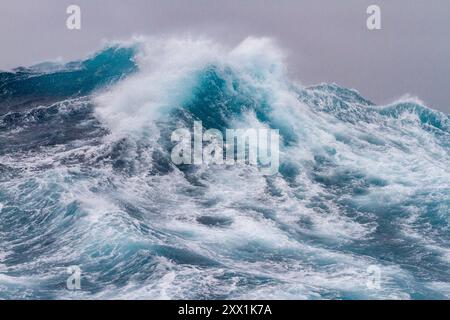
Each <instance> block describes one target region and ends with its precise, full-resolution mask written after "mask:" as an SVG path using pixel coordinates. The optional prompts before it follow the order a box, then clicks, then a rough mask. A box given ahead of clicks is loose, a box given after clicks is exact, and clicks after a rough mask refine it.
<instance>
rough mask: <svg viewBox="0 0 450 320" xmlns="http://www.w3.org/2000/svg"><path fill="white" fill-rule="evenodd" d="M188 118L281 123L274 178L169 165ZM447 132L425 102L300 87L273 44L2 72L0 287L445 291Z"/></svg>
mask: <svg viewBox="0 0 450 320" xmlns="http://www.w3.org/2000/svg"><path fill="white" fill-rule="evenodd" d="M194 121H202V122H203V126H204V127H205V128H206V129H208V128H218V129H225V128H237V127H253V128H254V127H260V126H261V127H270V128H273V129H279V130H280V135H281V156H280V162H281V166H280V170H279V173H278V174H277V175H275V176H270V177H265V176H262V175H260V174H259V173H258V171H257V170H256V169H255V168H252V167H248V166H232V167H225V166H213V165H211V166H207V165H204V166H195V167H177V166H175V165H173V164H172V163H171V161H170V151H171V148H172V144H171V142H170V134H171V132H172V130H174V129H176V128H181V127H186V128H192V126H193V122H194ZM449 137H450V119H449V117H448V116H447V115H444V114H442V113H439V112H436V111H433V110H431V109H428V108H427V107H425V106H423V105H422V103H420V102H419V101H415V100H413V99H406V100H402V101H399V102H396V103H393V104H391V105H388V106H376V105H374V104H373V103H371V102H370V101H368V100H366V99H364V98H363V97H361V96H360V95H359V94H358V93H357V92H356V91H354V90H349V89H345V88H342V87H339V86H337V85H334V84H332V85H329V84H322V85H318V86H314V87H308V88H304V87H302V86H301V85H298V84H296V83H295V82H294V81H291V80H289V78H288V77H287V69H286V66H285V63H284V56H283V52H282V51H281V50H280V49H279V48H278V47H277V46H276V45H275V44H274V43H273V42H271V41H270V40H267V39H254V38H249V39H247V40H245V41H244V42H242V43H241V44H240V45H238V46H237V47H235V48H227V47H224V46H221V45H220V44H217V43H215V42H212V41H209V40H203V39H168V40H158V39H140V40H136V41H134V42H133V43H132V44H131V45H111V46H110V47H108V48H107V49H105V50H103V51H101V52H99V53H98V54H96V55H94V56H93V57H91V58H89V59H87V60H85V61H80V62H74V63H69V64H67V65H53V64H41V65H38V66H35V67H32V68H20V69H16V70H14V71H13V72H9V73H0V138H1V144H0V298H6V299H32V298H38V299H71V298H81V299H100V298H104V299H113V298H119V299H125V298H133V299H206V298H208V299H240V298H244V299H247V298H248V299H256V298H258V299H272V298H273V299H329V298H331V299H366V298H392V299H422V298H431V299H445V298H450V280H449V279H450V232H449V231H450V230H449V224H450V210H449V206H450V184H449V181H450V171H449V168H450V139H449ZM74 265H75V266H79V267H80V268H81V270H82V278H81V290H79V291H75V292H71V291H68V290H67V289H66V280H67V278H68V276H69V275H68V274H67V268H68V267H70V266H74ZM371 266H377V267H378V268H379V271H380V281H381V283H380V285H379V287H377V288H371V287H370V286H367V281H368V270H370V267H371Z"/></svg>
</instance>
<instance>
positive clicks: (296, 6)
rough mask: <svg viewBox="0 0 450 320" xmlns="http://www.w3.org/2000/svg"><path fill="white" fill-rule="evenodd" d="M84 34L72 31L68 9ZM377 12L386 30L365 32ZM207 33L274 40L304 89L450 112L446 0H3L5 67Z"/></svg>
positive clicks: (0, 65) (0, 64)
mask: <svg viewBox="0 0 450 320" xmlns="http://www.w3.org/2000/svg"><path fill="white" fill-rule="evenodd" d="M70 4H77V5H79V6H80V7H81V9H82V29H81V30H80V31H69V30H68V29H67V28H66V24H65V22H66V18H67V15H66V8H67V6H68V5H70ZM371 4H377V5H379V6H380V7H381V13H382V30H377V31H369V30H367V28H366V19H367V14H366V9H367V7H368V6H369V5H371ZM185 32H191V33H194V34H199V35H208V36H210V37H212V38H214V39H218V40H219V41H221V42H225V43H228V44H230V45H233V44H237V43H238V42H240V41H241V40H243V39H244V38H246V37H247V36H250V35H253V36H270V37H273V38H275V39H277V40H278V42H279V43H280V44H281V45H282V46H283V47H284V48H285V49H286V50H287V51H288V53H289V56H288V57H289V58H288V63H289V70H290V72H291V74H292V76H293V77H295V78H297V79H298V80H300V81H301V82H302V83H303V84H305V85H309V84H316V83H320V82H336V83H338V84H340V85H343V86H346V87H351V88H355V89H357V90H358V91H360V92H361V93H362V94H363V95H364V96H365V97H367V98H369V99H371V100H373V101H374V102H376V103H378V104H384V103H388V102H391V101H393V100H394V99H396V98H399V97H401V96H402V95H404V94H411V95H414V96H418V97H419V98H420V99H422V100H423V101H425V103H426V104H427V105H429V106H430V107H432V108H434V109H438V110H441V111H444V112H446V113H450V62H449V58H450V1H449V0H432V1H429V0H369V1H368V0H340V1H336V0H220V1H218V0H39V1H36V0H1V1H0V43H1V46H0V69H11V68H13V67H17V66H19V65H21V66H27V65H31V64H34V63H37V62H42V61H45V60H51V59H55V58H58V57H62V58H63V59H65V60H72V59H79V58H82V57H84V56H85V55H86V54H88V53H91V52H93V51H94V50H96V49H98V48H99V46H100V44H101V41H102V40H103V39H111V40H114V39H126V38H128V37H130V36H131V35H132V34H146V35H159V34H177V33H185Z"/></svg>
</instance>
